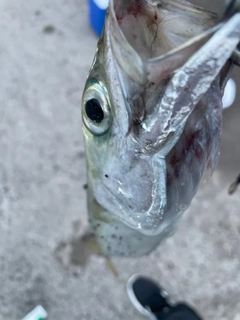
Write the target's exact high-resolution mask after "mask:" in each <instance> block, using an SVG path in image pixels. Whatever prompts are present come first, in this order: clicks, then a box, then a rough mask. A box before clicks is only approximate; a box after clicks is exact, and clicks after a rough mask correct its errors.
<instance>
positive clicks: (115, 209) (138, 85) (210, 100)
mask: <svg viewBox="0 0 240 320" xmlns="http://www.w3.org/2000/svg"><path fill="white" fill-rule="evenodd" d="M217 22H218V20H217V17H216V15H215V14H214V13H211V12H209V11H205V10H204V9H201V8H199V7H196V6H194V5H193V4H190V3H189V2H187V1H184V0H175V1H174V0H152V1H151V0H138V1H137V0H131V1H123V0H122V1H120V0H112V1H110V6H109V10H108V13H107V16H106V21H105V28H104V31H103V34H102V37H101V39H100V40H99V43H98V47H97V52H96V55H95V58H94V61H93V65H92V67H91V70H90V72H89V76H88V79H87V81H86V86H85V89H84V93H83V99H82V118H83V133H84V139H85V152H86V161H87V178H88V211H89V220H90V223H91V225H92V228H93V230H94V232H95V234H96V238H97V241H98V244H99V246H100V248H101V251H102V253H103V254H104V255H106V256H114V255H118V256H133V257H137V256H141V255H144V254H147V253H149V252H151V251H152V250H154V249H155V248H156V247H157V246H158V245H159V243H160V242H161V241H162V240H163V239H164V238H166V237H167V236H168V235H169V234H171V233H172V232H173V231H174V229H175V227H176V225H177V223H178V221H179V218H180V217H181V215H182V213H183V212H184V211H185V210H186V209H187V208H188V206H189V205H190V203H191V201H192V199H193V197H194V195H195V194H196V192H197V189H198V187H199V183H200V182H201V180H202V178H203V176H204V174H205V173H206V170H208V171H209V172H210V173H212V172H213V171H214V169H215V167H216V163H217V159H218V155H219V142H220V136H221V120H222V100H221V98H222V95H223V92H224V87H225V84H226V80H227V77H228V73H229V70H230V68H231V62H229V58H230V57H231V55H232V53H233V51H234V50H235V48H236V47H237V45H238V43H239V35H240V15H239V14H235V15H234V16H233V17H232V18H231V19H229V20H228V21H226V22H224V23H222V24H219V23H217Z"/></svg>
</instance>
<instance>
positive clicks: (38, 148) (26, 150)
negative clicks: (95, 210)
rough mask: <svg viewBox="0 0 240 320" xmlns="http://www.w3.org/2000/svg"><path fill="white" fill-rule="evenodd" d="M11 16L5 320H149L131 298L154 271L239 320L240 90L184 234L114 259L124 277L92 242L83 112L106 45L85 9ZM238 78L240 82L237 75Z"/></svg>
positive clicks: (0, 26) (32, 5)
mask: <svg viewBox="0 0 240 320" xmlns="http://www.w3.org/2000/svg"><path fill="white" fill-rule="evenodd" d="M219 2H220V1H219V0H215V1H212V2H211V6H212V8H213V9H214V8H215V9H218V10H221V7H220V5H219ZM222 2H223V1H222ZM198 3H200V4H202V5H203V6H204V5H205V4H207V3H208V1H207V0H205V1H201V0H199V1H198ZM0 12H1V19H0V30H1V31H0V66H1V67H0V70H1V71H0V78H1V86H0V103H1V117H0V122H1V126H0V137H1V140H0V154H1V158H0V177H1V180H0V181H1V183H0V190H1V192H0V320H19V319H21V318H22V317H23V316H24V315H25V314H26V313H28V312H29V311H30V310H31V309H33V308H34V307H35V306H36V305H38V304H41V305H42V306H43V307H44V308H45V309H46V310H47V311H48V313H49V319H50V320H56V319H57V320H66V319H68V320H80V319H81V320H85V319H86V320H89V319H91V320H101V319H102V320H103V319H104V320H113V319H114V320H120V319H132V320H137V319H140V320H141V319H144V318H143V317H141V316H139V315H138V313H137V312H136V311H135V310H134V308H133V307H132V305H131V303H130V302H129V300H128V297H127V295H126V290H125V285H126V282H127V280H128V278H129V277H130V276H131V275H132V274H134V273H142V274H146V275H151V276H152V277H153V278H155V279H156V280H158V281H159V282H160V283H161V284H162V285H163V286H164V287H165V288H166V290H167V291H168V292H169V293H170V294H171V295H172V297H173V299H174V300H175V301H176V300H177V299H181V300H184V299H186V300H187V301H188V302H189V303H190V304H192V305H193V306H195V307H196V308H197V310H198V311H199V313H200V314H202V316H203V318H204V319H206V320H207V319H212V320H225V319H228V320H239V319H240V214H239V213H240V190H238V192H236V194H235V195H233V196H231V197H230V196H228V194H227V190H228V186H229V184H230V183H231V182H232V181H233V180H234V178H235V177H236V175H237V174H238V173H239V171H240V146H239V141H240V130H239V119H240V108H239V106H238V101H239V99H240V96H239V94H238V97H237V100H236V103H235V105H234V106H233V107H232V108H231V109H228V110H227V111H225V112H224V127H223V138H222V149H221V158H220V163H219V166H218V169H217V171H216V172H215V174H214V176H213V178H212V179H211V180H210V181H209V182H207V183H206V184H205V185H203V186H202V188H201V190H200V191H199V192H198V195H197V196H196V198H195V199H194V201H193V203H192V205H191V207H190V209H189V210H188V211H187V212H186V213H185V215H184V218H183V219H182V221H181V223H180V226H179V228H178V230H177V232H176V233H175V235H174V236H172V237H171V238H169V239H168V240H167V241H166V242H165V243H164V244H163V245H161V246H160V247H159V248H158V249H157V250H156V251H155V252H153V253H152V254H151V255H150V256H148V257H142V258H140V259H120V258H119V259H113V262H114V264H115V265H116V267H117V269H118V271H119V277H118V278H116V277H114V276H113V274H112V273H111V272H110V270H109V268H108V267H107V265H106V262H105V261H104V259H103V258H102V257H100V256H97V255H93V254H91V253H90V251H89V249H87V247H86V246H85V244H84V241H83V239H82V237H83V235H85V234H86V232H87V231H88V223H87V211H86V191H85V190H84V188H83V185H84V184H85V183H86V179H85V175H86V170H85V159H84V146H83V139H82V133H81V116H80V105H81V93H82V90H83V86H84V80H85V78H86V76H87V72H88V70H89V67H90V64H91V61H92V58H93V55H94V51H95V47H96V42H97V38H96V36H95V35H94V34H93V32H92V30H91V29H90V28H89V25H88V21H87V6H86V3H85V1H81V0H68V1H65V0H58V1H57V0H51V1H48V0H35V1H31V0H24V1H23V0H18V1H8V0H2V1H0ZM233 78H234V79H235V80H236V81H237V83H238V85H240V81H239V80H240V76H239V72H238V71H237V70H236V71H235V72H234V75H233Z"/></svg>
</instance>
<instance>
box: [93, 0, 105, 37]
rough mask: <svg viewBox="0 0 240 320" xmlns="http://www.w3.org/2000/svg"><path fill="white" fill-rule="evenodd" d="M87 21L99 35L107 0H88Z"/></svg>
mask: <svg viewBox="0 0 240 320" xmlns="http://www.w3.org/2000/svg"><path fill="white" fill-rule="evenodd" d="M88 3H89V21H90V24H91V26H92V28H93V29H94V31H95V32H96V33H97V34H98V36H100V35H101V34H102V29H103V25H104V19H105V15H106V9H107V7H108V0H89V1H88Z"/></svg>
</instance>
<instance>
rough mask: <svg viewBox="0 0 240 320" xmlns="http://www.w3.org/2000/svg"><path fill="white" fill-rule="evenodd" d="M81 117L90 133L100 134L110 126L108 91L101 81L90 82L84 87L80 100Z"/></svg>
mask: <svg viewBox="0 0 240 320" xmlns="http://www.w3.org/2000/svg"><path fill="white" fill-rule="evenodd" d="M82 117H83V122H84V124H85V126H86V127H87V129H88V130H89V131H90V132H91V133H92V134H95V135H102V134H104V133H106V132H107V131H108V130H109V128H110V127H111V124H112V116H111V112H110V106H109V99H108V93H107V90H106V89H105V87H104V84H103V83H101V82H96V83H91V84H90V85H88V86H87V87H86V89H85V91H84V94H83V100H82Z"/></svg>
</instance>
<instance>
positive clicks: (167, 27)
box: [110, 0, 218, 61]
mask: <svg viewBox="0 0 240 320" xmlns="http://www.w3.org/2000/svg"><path fill="white" fill-rule="evenodd" d="M110 12H111V15H112V18H113V19H114V20H115V22H116V24H117V26H118V27H119V28H120V30H121V32H122V34H123V36H124V37H125V39H126V41H127V42H128V43H129V44H130V45H131V46H132V48H133V49H134V50H135V51H136V52H137V54H138V55H139V56H140V58H141V59H142V60H143V61H145V60H148V59H152V58H157V57H160V56H163V55H165V54H166V53H168V52H169V51H171V50H173V49H174V48H176V47H179V46H181V45H182V44H184V43H185V42H186V41H188V40H189V39H191V38H194V37H195V36H199V34H200V33H202V32H203V31H204V30H207V29H209V28H210V27H212V26H213V25H215V24H216V23H217V21H218V19H217V15H216V14H215V13H213V12H210V11H206V10H204V9H202V8H200V7H197V6H195V5H193V4H191V3H189V2H187V1H183V0H174V1H171V0H170V1H169V0H160V1H156V2H154V1H146V0H131V1H121V2H120V1H118V0H113V1H110Z"/></svg>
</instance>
